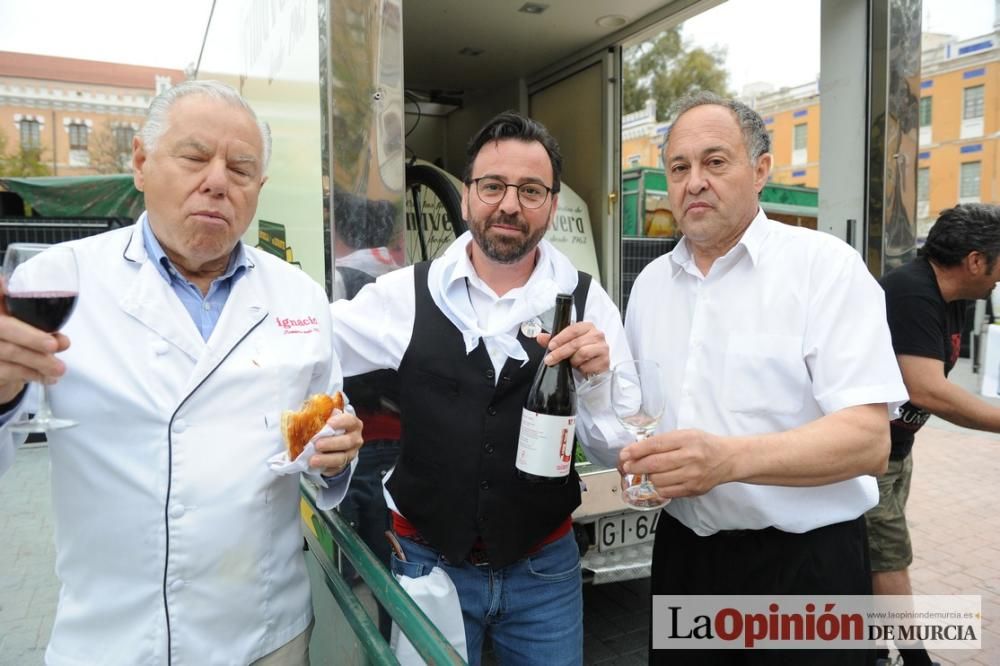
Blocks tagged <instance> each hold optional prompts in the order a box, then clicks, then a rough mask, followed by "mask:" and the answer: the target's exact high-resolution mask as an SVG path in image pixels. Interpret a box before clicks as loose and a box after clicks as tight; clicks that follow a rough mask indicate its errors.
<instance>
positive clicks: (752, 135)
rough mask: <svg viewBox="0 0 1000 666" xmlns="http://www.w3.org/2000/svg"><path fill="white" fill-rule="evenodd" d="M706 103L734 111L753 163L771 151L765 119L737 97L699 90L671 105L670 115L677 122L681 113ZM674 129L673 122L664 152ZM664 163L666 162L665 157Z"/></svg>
mask: <svg viewBox="0 0 1000 666" xmlns="http://www.w3.org/2000/svg"><path fill="white" fill-rule="evenodd" d="M706 104H712V105H715V106H722V107H725V108H727V109H729V110H730V111H732V112H733V115H735V116H736V122H737V123H739V126H740V131H742V132H743V143H745V144H746V146H747V157H749V158H750V163H751V164H756V162H757V159H758V158H759V157H760V156H761V155H763V154H764V153H769V152H771V137H770V136H769V135H768V133H767V128H766V127H765V126H764V119H763V118H761V117H760V114H758V113H757V112H756V111H754V110H753V109H751V108H750V107H749V106H747V105H746V104H744V103H743V102H738V101H736V100H735V99H728V98H725V97H720V96H719V95H716V94H715V93H713V92H709V91H707V90H699V91H697V92H694V93H691V94H689V95H685V96H684V97H681V98H680V99H679V100H677V101H676V102H675V103H674V104H673V106H671V107H670V117H671V118H673V119H674V120H673V123H674V124H676V123H677V119H678V118H680V117H681V115H683V114H684V113H686V112H688V111H690V110H691V109H693V108H695V107H697V106H705V105H706ZM672 129H673V124H672V125H671V126H670V128H669V129H668V130H667V137H666V140H665V141H664V142H663V152H664V153H666V151H667V141H669V140H670V131H671V130H672ZM664 163H666V160H665V159H664Z"/></svg>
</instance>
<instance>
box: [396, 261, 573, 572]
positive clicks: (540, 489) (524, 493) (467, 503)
mask: <svg viewBox="0 0 1000 666" xmlns="http://www.w3.org/2000/svg"><path fill="white" fill-rule="evenodd" d="M429 266H430V264H429V263H427V262H424V263H419V264H416V265H415V267H414V290H415V296H416V315H415V318H414V323H413V335H412V337H411V339H410V346H409V347H408V348H407V349H406V352H405V353H404V354H403V358H402V360H401V361H400V364H399V379H400V401H399V406H400V412H401V418H402V424H403V428H402V429H403V437H402V442H403V444H402V453H401V455H400V457H399V460H398V461H397V463H396V469H395V471H394V472H393V473H392V477H391V478H390V479H389V481H388V483H387V486H388V488H389V491H390V492H391V493H392V497H393V500H395V502H396V506H397V507H398V508H399V511H400V513H402V514H403V515H404V516H406V519H407V520H408V521H409V522H410V523H411V524H412V525H413V526H414V527H415V528H416V529H417V531H419V532H420V535H421V536H422V537H423V538H424V539H425V540H426V541H427V542H428V543H429V544H430V545H431V546H432V547H433V548H434V549H436V550H437V551H439V552H440V553H442V554H443V555H444V556H445V557H446V558H448V561H450V562H452V563H458V562H461V561H462V560H463V559H465V557H466V556H467V555H468V554H469V552H470V551H471V550H472V546H473V544H474V543H475V541H476V539H477V538H482V540H483V543H484V544H485V547H486V552H487V556H488V557H489V561H490V564H491V565H492V566H493V567H496V568H499V567H503V566H507V565H508V564H512V563H514V562H516V561H517V560H519V559H521V558H522V557H524V556H525V555H526V554H527V553H528V552H529V551H530V550H531V548H532V547H533V546H535V545H536V544H538V543H539V542H540V541H541V540H542V539H544V538H545V537H546V536H548V535H549V534H551V533H552V532H553V531H554V530H555V529H556V528H557V527H558V526H559V524H560V523H562V522H563V521H564V520H566V518H567V517H568V516H569V515H570V514H571V513H572V512H573V510H574V509H576V507H578V506H579V505H580V482H579V478H580V477H579V476H578V475H577V473H576V470H575V469H574V470H571V471H570V475H569V477H568V478H567V480H566V483H564V484H559V485H546V484H533V483H528V482H526V481H522V480H521V479H519V478H518V477H517V474H516V473H515V468H514V456H515V454H516V452H517V438H518V433H519V431H520V426H521V410H522V409H523V408H524V400H525V398H526V397H527V394H528V389H529V388H530V387H531V381H532V379H533V378H534V376H535V371H536V369H537V368H538V364H539V363H540V362H541V359H542V356H543V355H544V351H545V350H544V349H543V348H542V347H541V346H540V345H538V344H537V343H536V342H535V341H534V340H531V339H529V338H525V337H524V336H523V335H522V334H521V333H520V332H519V333H518V340H519V341H520V342H521V343H522V345H523V346H524V348H525V349H526V350H527V352H528V362H527V363H526V364H525V365H524V366H523V367H522V366H521V364H520V362H519V361H515V360H513V359H509V358H508V359H507V363H506V364H505V365H504V367H503V370H502V371H501V373H500V380H499V381H497V382H494V379H495V373H494V370H493V364H492V362H490V358H489V355H488V354H487V352H486V346H485V344H484V343H483V341H482V340H480V342H479V346H478V347H476V349H475V350H474V351H473V352H472V353H471V354H468V355H467V354H466V353H465V343H464V341H463V339H462V334H461V333H460V332H459V331H458V329H456V328H455V326H454V325H452V323H451V322H450V321H449V320H448V318H447V317H445V315H444V314H443V313H442V312H441V311H440V310H439V309H438V307H437V305H435V304H434V301H433V300H432V298H431V295H430V292H429V291H428V289H427V273H428V268H429ZM589 287H590V276H589V275H587V274H586V273H580V275H579V282H578V284H577V288H576V291H575V292H574V301H575V304H576V311H577V312H578V313H583V311H584V305H585V303H586V298H587V290H588V289H589ZM578 316H579V317H580V318H582V314H580V315H578Z"/></svg>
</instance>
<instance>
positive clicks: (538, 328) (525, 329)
mask: <svg viewBox="0 0 1000 666" xmlns="http://www.w3.org/2000/svg"><path fill="white" fill-rule="evenodd" d="M541 332H542V320H541V319H539V318H538V317H532V318H531V319H529V320H528V321H525V322H521V334H522V335H523V336H524V337H526V338H537V337H538V334H539V333H541Z"/></svg>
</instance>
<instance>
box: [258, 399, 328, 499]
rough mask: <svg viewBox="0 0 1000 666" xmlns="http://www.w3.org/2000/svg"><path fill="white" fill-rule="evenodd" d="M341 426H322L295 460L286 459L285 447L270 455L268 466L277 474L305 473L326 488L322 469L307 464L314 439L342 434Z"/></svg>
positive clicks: (314, 447) (312, 454) (286, 450)
mask: <svg viewBox="0 0 1000 666" xmlns="http://www.w3.org/2000/svg"><path fill="white" fill-rule="evenodd" d="M334 413H335V414H339V413H340V412H339V411H338V410H334ZM343 434H344V430H343V428H337V429H336V430H334V429H333V428H331V427H330V426H328V425H325V426H323V429H322V430H320V431H319V432H318V433H316V434H315V435H313V437H312V439H310V440H309V443H308V444H306V448H304V449H302V453H300V454H299V455H298V457H297V458H296V459H295V460H289V459H288V449H287V448H286V449H285V450H284V451H282V452H281V453H278V454H276V455H273V456H271V457H270V458H268V460H267V466H268V468H269V469H270V470H271V471H272V472H274V473H275V474H278V475H285V474H305V475H306V476H308V477H309V478H310V479H312V480H313V481H315V482H316V485H318V486H319V487H321V488H326V487H327V483H326V480H325V479H324V478H323V470H322V469H317V468H315V467H310V466H309V459H310V458H312V457H313V456H314V455H315V454H316V440H317V439H319V438H320V437H335V436H337V435H343Z"/></svg>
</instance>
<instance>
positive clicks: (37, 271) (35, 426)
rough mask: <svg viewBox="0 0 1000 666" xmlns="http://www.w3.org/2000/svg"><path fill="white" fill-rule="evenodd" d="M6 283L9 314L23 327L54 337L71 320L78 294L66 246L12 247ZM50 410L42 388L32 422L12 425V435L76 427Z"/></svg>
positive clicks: (5, 263) (73, 259)
mask: <svg viewBox="0 0 1000 666" xmlns="http://www.w3.org/2000/svg"><path fill="white" fill-rule="evenodd" d="M3 283H4V296H5V305H6V307H7V313H8V314H10V315H11V316H12V317H16V318H17V319H20V320H21V321H23V322H24V323H26V324H28V325H30V326H34V327H35V328H37V329H40V330H43V331H45V332H46V333H55V332H56V331H58V330H59V329H61V328H62V327H63V325H64V324H65V323H66V320H67V319H69V316H70V314H71V313H72V312H73V308H74V306H75V305H76V297H77V293H78V291H79V277H78V275H77V267H76V256H75V255H74V254H73V251H72V250H70V249H69V248H67V247H65V246H60V245H44V244H40V243H11V244H10V245H8V246H7V253H6V254H5V255H4V260H3ZM75 425H76V421H71V420H69V419H61V418H58V417H56V416H54V415H53V414H52V410H51V409H50V408H49V395H48V387H47V386H46V385H45V384H43V385H42V401H41V404H40V405H39V406H38V411H37V412H36V413H35V415H34V417H33V418H31V419H30V420H23V421H20V422H18V423H14V424H11V426H10V429H11V431H12V432H29V433H30V432H47V431H49V430H58V429H60V428H69V427H71V426H75Z"/></svg>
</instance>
